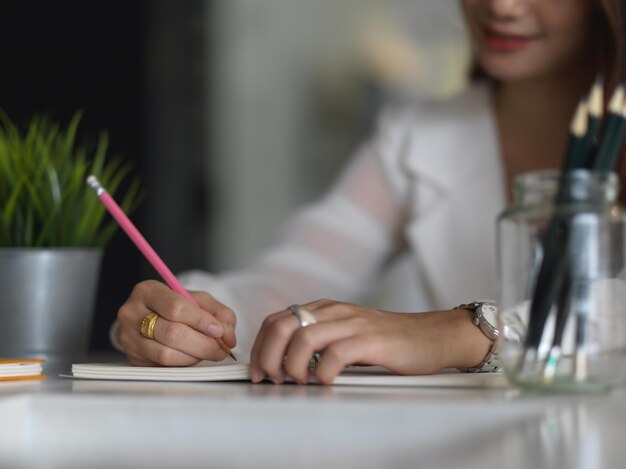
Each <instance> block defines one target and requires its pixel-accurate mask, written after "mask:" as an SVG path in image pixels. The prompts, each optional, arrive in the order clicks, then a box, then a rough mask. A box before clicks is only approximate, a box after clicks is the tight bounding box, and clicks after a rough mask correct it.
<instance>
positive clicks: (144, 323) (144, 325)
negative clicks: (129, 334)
mask: <svg viewBox="0 0 626 469" xmlns="http://www.w3.org/2000/svg"><path fill="white" fill-rule="evenodd" d="M157 319H159V315H158V314H157V313H148V314H146V315H145V316H144V317H143V319H142V320H141V335H142V336H144V337H145V338H146V339H154V325H155V324H156V322H157Z"/></svg>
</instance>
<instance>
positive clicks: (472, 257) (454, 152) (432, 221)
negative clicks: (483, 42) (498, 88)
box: [404, 88, 506, 309]
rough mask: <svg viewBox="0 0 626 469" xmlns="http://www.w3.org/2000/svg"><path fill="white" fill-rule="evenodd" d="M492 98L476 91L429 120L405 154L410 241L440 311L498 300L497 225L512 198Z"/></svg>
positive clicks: (427, 116) (427, 115) (417, 129)
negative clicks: (508, 189)
mask: <svg viewBox="0 0 626 469" xmlns="http://www.w3.org/2000/svg"><path fill="white" fill-rule="evenodd" d="M487 93H488V91H487V90H486V89H484V88H475V89H472V90H471V91H470V92H468V93H466V94H464V95H463V96H462V97H460V98H458V99H457V100H456V102H454V103H453V104H452V105H451V106H447V105H446V106H441V108H440V109H441V110H439V111H437V110H434V111H433V112H432V113H430V112H429V113H425V115H424V118H423V121H421V122H419V123H417V125H415V126H414V128H415V131H414V132H413V134H412V135H411V136H410V137H409V138H411V142H410V144H409V145H407V147H406V148H407V154H406V155H405V159H404V166H405V168H404V169H405V171H406V174H407V177H408V178H410V180H411V181H410V184H409V187H411V188H412V189H411V190H412V191H413V192H412V193H411V194H410V201H409V203H410V210H411V220H412V221H411V222H410V223H409V225H408V226H407V229H406V233H405V234H406V237H407V241H408V242H409V244H411V245H412V247H413V251H414V252H415V253H416V256H417V257H418V259H417V261H418V265H419V266H421V268H422V269H423V274H424V278H426V280H427V283H428V288H429V290H430V292H431V294H432V300H433V303H434V304H433V306H434V307H436V308H445V309H448V308H451V307H453V306H455V305H457V304H460V303H465V302H468V301H471V300H474V299H481V298H496V294H497V279H496V255H495V254H496V252H495V251H496V229H495V223H496V217H497V214H498V213H499V212H500V211H501V210H502V209H503V208H504V205H505V201H506V197H505V193H506V192H505V188H504V175H503V168H502V163H501V159H500V155H499V148H498V142H497V137H496V135H497V134H496V130H495V125H494V121H493V117H492V113H491V109H490V106H489V98H488V96H487Z"/></svg>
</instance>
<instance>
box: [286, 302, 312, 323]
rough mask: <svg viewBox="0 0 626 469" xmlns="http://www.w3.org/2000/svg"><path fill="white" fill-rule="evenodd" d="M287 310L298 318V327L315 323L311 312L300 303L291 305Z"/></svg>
mask: <svg viewBox="0 0 626 469" xmlns="http://www.w3.org/2000/svg"><path fill="white" fill-rule="evenodd" d="M289 310H291V312H292V313H293V314H294V315H295V316H296V317H297V318H298V321H299V322H300V327H306V326H312V325H313V324H316V323H317V320H316V319H315V316H314V315H313V313H312V312H311V311H309V310H308V309H306V308H303V307H302V306H300V305H291V306H290V307H289Z"/></svg>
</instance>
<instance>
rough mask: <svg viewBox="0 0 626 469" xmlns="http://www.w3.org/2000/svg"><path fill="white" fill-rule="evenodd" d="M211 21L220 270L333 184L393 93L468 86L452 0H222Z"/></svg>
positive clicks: (211, 170) (211, 255) (213, 185)
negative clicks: (290, 214)
mask: <svg viewBox="0 0 626 469" xmlns="http://www.w3.org/2000/svg"><path fill="white" fill-rule="evenodd" d="M209 21H210V22H211V25H212V26H211V27H210V28H209V31H210V34H209V35H208V36H207V41H208V49H207V50H208V51H209V54H210V56H211V58H212V59H211V61H210V62H207V66H209V67H210V74H211V77H212V80H211V83H212V88H211V90H210V92H209V96H210V104H209V117H210V120H209V127H208V128H207V130H208V131H207V138H208V139H209V140H210V143H209V145H208V148H209V149H210V153H209V158H210V159H209V165H208V167H207V170H208V174H207V180H208V181H210V182H209V190H208V193H207V194H208V206H209V208H210V212H209V213H210V214H211V216H210V219H209V237H208V238H207V264H208V265H209V267H210V268H211V269H212V270H221V269H224V268H232V267H237V266H240V265H243V264H245V263H246V262H248V261H249V260H250V259H252V258H254V256H255V255H256V253H258V252H259V250H260V249H261V248H263V247H264V246H266V245H268V244H269V243H270V242H271V240H272V239H273V236H274V234H275V232H276V229H277V227H279V226H280V225H281V224H282V223H283V221H284V220H285V217H286V216H287V215H288V214H289V213H291V212H292V211H293V210H294V208H295V207H297V206H299V205H300V204H301V203H303V202H305V201H309V200H311V199H312V198H314V197H316V196H317V195H319V194H320V193H321V192H322V191H323V190H324V189H325V188H326V187H327V186H328V184H329V182H330V181H331V180H332V178H333V177H334V176H335V174H336V173H337V171H338V170H339V168H340V167H341V166H342V165H343V163H344V162H345V161H346V159H347V158H348V157H349V156H350V154H351V153H352V152H353V151H354V149H355V147H356V146H357V145H358V143H359V142H360V141H362V140H363V139H364V138H365V137H366V136H367V135H368V133H369V132H370V131H371V129H372V125H373V123H374V121H375V116H376V113H377V111H378V110H379V108H380V106H381V104H382V103H384V102H385V101H386V100H387V99H389V98H394V99H397V98H404V99H414V98H416V97H424V96H427V97H443V96H447V95H450V94H452V93H454V92H456V91H458V90H459V89H460V88H461V87H462V86H463V84H464V71H465V68H466V65H467V60H468V51H467V46H466V40H465V34H464V31H463V29H462V27H461V21H460V19H459V12H458V6H457V2H456V1H452V0H438V1H437V2H424V1H407V0H377V1H368V0H316V1H314V2H311V1H304V0H300V1H294V0H263V1H258V0H217V1H215V2H214V4H213V8H212V11H211V17H210V18H209Z"/></svg>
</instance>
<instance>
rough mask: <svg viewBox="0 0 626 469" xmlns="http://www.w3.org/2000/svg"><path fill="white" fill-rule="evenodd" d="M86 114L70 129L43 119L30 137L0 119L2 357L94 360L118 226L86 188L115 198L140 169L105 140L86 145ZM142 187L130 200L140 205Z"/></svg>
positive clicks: (134, 186)
mask: <svg viewBox="0 0 626 469" xmlns="http://www.w3.org/2000/svg"><path fill="white" fill-rule="evenodd" d="M80 119H81V114H80V113H76V114H75V115H74V117H73V118H72V120H71V121H70V123H69V124H68V125H67V126H66V127H62V126H61V125H59V123H57V122H55V121H53V120H52V119H50V118H49V117H45V116H43V117H40V116H35V117H33V118H32V119H31V121H30V123H29V124H28V126H27V128H26V129H25V130H24V131H22V130H21V129H20V128H18V127H17V126H16V125H15V124H14V123H13V122H12V121H11V120H10V119H9V118H8V117H7V116H6V114H4V113H3V112H1V111H0V356H20V357H21V356H40V357H41V356H43V357H44V358H46V359H47V360H48V362H49V363H63V362H65V361H68V360H70V359H74V358H77V357H79V356H80V355H82V354H84V353H85V352H86V351H87V347H88V344H89V337H90V332H91V330H90V329H91V324H92V318H93V310H94V304H95V297H96V293H97V285H98V277H99V272H100V262H101V257H102V252H103V248H104V246H105V245H106V244H107V242H108V241H109V239H110V238H111V237H112V236H113V234H114V233H115V230H116V229H117V225H116V224H115V223H114V222H113V221H112V220H110V219H108V218H107V217H105V209H104V207H103V206H102V204H101V203H100V202H99V201H98V199H97V198H96V197H94V195H93V193H92V192H91V190H90V189H89V188H88V187H87V185H86V184H85V178H86V177H87V176H88V175H89V174H94V175H96V176H97V177H98V178H99V179H100V181H101V182H102V183H103V184H104V185H105V186H106V187H107V189H108V190H109V192H110V193H112V194H114V193H115V191H117V190H118V189H119V188H120V185H121V184H122V183H123V182H124V181H125V180H126V179H128V177H129V172H130V169H131V164H130V163H128V162H124V161H123V160H122V159H121V158H119V157H114V158H109V157H108V155H107V152H108V138H107V135H106V133H104V132H102V133H101V134H100V136H99V139H98V140H97V141H96V142H93V143H85V144H78V143H77V142H76V132H77V129H78V126H79V122H80ZM138 189H139V183H138V180H137V179H135V180H133V181H132V182H131V183H130V184H129V185H128V189H127V191H126V194H125V196H124V197H123V199H122V201H121V206H122V208H123V209H124V210H127V211H130V210H132V209H133V208H134V207H135V205H136V202H137V198H138V197H137V194H138Z"/></svg>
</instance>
